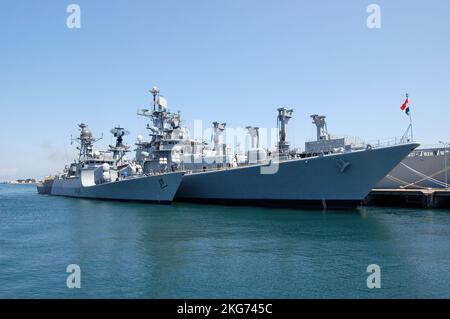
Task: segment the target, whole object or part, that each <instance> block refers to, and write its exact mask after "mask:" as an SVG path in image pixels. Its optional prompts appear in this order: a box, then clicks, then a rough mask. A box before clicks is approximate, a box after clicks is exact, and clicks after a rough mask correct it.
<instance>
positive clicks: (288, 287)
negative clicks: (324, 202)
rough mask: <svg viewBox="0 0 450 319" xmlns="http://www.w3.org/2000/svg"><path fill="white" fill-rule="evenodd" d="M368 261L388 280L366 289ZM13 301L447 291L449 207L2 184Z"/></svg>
mask: <svg viewBox="0 0 450 319" xmlns="http://www.w3.org/2000/svg"><path fill="white" fill-rule="evenodd" d="M69 264H77V265H79V267H80V269H81V275H80V282H81V288H79V289H77V288H73V289H70V288H68V287H67V284H66V280H67V277H68V276H69V275H70V274H69V273H67V272H66V268H67V266H68V265H69ZM370 264H377V265H379V267H380V280H381V281H380V283H381V288H374V289H369V288H368V287H367V277H368V276H369V275H370V273H368V272H367V266H368V265H370ZM17 297H25V298H50V297H51V298H111V297H118V298H134V297H137V298H384V297H385V298H395V297H398V298H409V297H411V298H450V210H423V209H398V208H374V207H371V208H359V209H357V210H350V211H330V210H328V211H308V210H293V209H273V208H260V207H226V206H212V205H194V204H183V203H175V204H173V205H170V206H160V205H151V204H137V203H136V204H134V203H119V202H108V201H99V200H84V199H71V198H62V197H50V196H43V195H38V194H37V193H36V189H35V187H34V186H31V185H0V298H17Z"/></svg>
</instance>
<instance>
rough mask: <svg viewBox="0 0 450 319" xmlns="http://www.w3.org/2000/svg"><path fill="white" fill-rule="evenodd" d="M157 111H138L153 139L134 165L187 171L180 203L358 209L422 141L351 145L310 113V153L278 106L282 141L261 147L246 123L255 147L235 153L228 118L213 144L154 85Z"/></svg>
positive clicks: (142, 144)
mask: <svg viewBox="0 0 450 319" xmlns="http://www.w3.org/2000/svg"><path fill="white" fill-rule="evenodd" d="M150 92H151V93H152V95H153V108H152V109H143V110H140V111H138V115H141V116H144V117H147V118H150V120H151V121H150V123H149V124H148V125H147V128H148V129H149V130H150V134H149V135H150V136H151V140H150V141H144V139H143V137H138V140H137V142H136V145H137V149H136V162H137V163H139V165H140V166H142V168H143V171H144V173H145V174H152V173H153V172H155V171H160V170H161V169H162V167H163V170H165V171H184V172H185V174H184V176H183V178H182V181H181V184H180V186H179V189H178V190H177V192H176V194H175V198H174V200H175V201H184V202H196V203H213V204H226V205H231V204H237V205H261V206H283V207H284V206H287V207H313V208H348V207H350V208H353V207H356V206H357V205H359V204H360V202H361V201H362V200H363V199H364V198H365V197H366V195H367V194H368V193H369V192H370V191H371V190H372V188H373V187H374V186H375V185H376V184H377V183H378V182H379V181H380V180H381V179H383V177H385V176H386V174H387V173H388V172H390V171H391V170H392V169H393V168H394V167H395V166H396V165H398V164H399V163H400V161H401V160H403V159H404V158H405V157H406V156H407V155H408V154H409V153H410V152H411V151H412V150H414V149H415V148H416V147H418V146H419V144H418V143H413V142H408V141H402V142H401V143H398V144H396V145H388V146H377V147H374V146H371V145H365V146H364V147H358V148H354V147H352V145H350V144H346V143H345V139H343V138H331V137H330V136H329V134H328V133H327V129H326V122H325V117H324V116H320V115H312V119H313V123H314V124H315V125H316V127H317V140H315V141H311V142H307V143H306V144H305V150H304V151H299V150H293V149H291V148H290V145H289V142H288V122H289V120H290V119H291V118H292V116H293V110H292V109H288V108H285V107H282V108H279V109H278V116H277V127H278V130H279V132H278V136H279V138H278V144H277V146H276V148H275V149H273V150H268V149H264V148H261V147H259V128H258V127H251V126H249V127H247V130H248V133H249V135H250V137H251V140H252V147H251V148H250V149H249V150H248V151H247V153H246V154H244V155H242V154H238V153H237V152H234V153H233V152H232V151H231V149H230V148H229V147H228V146H227V145H226V144H224V143H222V142H221V140H220V139H221V135H222V133H223V131H224V130H225V128H226V123H224V122H214V123H213V126H212V130H213V132H214V137H213V140H214V145H209V144H208V143H206V142H204V141H202V140H196V139H192V138H190V136H189V134H188V131H187V129H186V128H185V127H183V125H182V120H181V114H180V112H177V113H172V112H170V111H169V110H168V107H167V101H166V99H165V98H164V97H163V96H161V95H160V92H159V89H158V88H156V87H154V88H153V89H152V90H151V91H150Z"/></svg>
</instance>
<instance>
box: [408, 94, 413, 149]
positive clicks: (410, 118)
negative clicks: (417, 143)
mask: <svg viewBox="0 0 450 319" xmlns="http://www.w3.org/2000/svg"><path fill="white" fill-rule="evenodd" d="M406 98H407V99H408V101H409V94H408V93H406ZM408 104H409V103H408ZM411 113H412V111H411V108H409V114H408V115H409V128H410V130H411V142H414V135H413V125H412V116H411Z"/></svg>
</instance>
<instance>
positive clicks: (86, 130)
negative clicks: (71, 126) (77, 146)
mask: <svg viewBox="0 0 450 319" xmlns="http://www.w3.org/2000/svg"><path fill="white" fill-rule="evenodd" d="M80 137H81V138H83V139H88V138H92V132H91V130H90V129H89V128H87V127H83V128H82V129H81V134H80Z"/></svg>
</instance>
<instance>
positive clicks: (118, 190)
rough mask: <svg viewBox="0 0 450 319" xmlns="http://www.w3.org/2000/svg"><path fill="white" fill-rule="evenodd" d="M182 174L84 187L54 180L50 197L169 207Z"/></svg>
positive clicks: (68, 180) (75, 181)
mask: <svg viewBox="0 0 450 319" xmlns="http://www.w3.org/2000/svg"><path fill="white" fill-rule="evenodd" d="M182 177H183V173H182V172H176V173H169V174H163V175H155V176H146V177H139V178H131V179H125V180H121V181H117V182H110V183H105V184H100V185H91V186H83V183H82V179H81V178H79V177H76V178H66V179H55V181H54V182H53V186H52V190H51V193H50V194H51V195H54V196H66V197H77V198H89V199H103V200H116V201H137V202H151V203H160V204H170V203H171V202H172V200H173V197H174V196H175V193H176V191H177V189H178V187H179V185H180V183H181V180H182Z"/></svg>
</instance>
